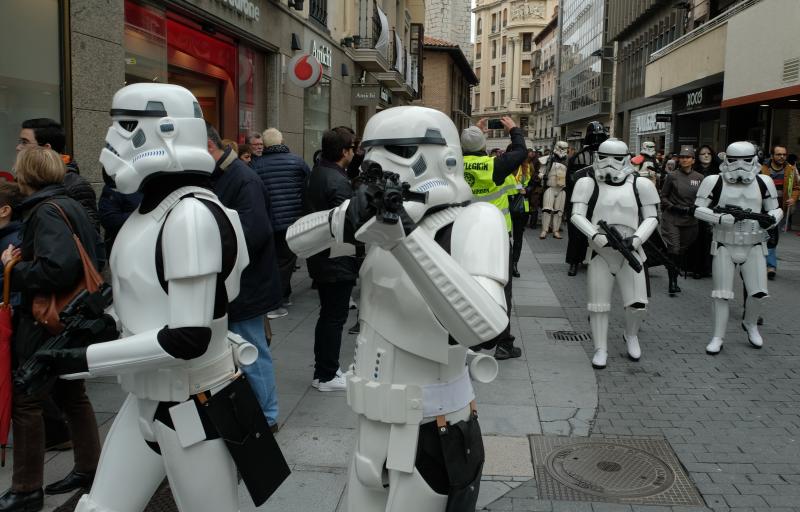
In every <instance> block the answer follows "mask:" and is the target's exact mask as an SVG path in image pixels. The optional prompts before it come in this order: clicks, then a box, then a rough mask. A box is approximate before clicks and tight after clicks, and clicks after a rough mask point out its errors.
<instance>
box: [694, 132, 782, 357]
mask: <svg viewBox="0 0 800 512" xmlns="http://www.w3.org/2000/svg"><path fill="white" fill-rule="evenodd" d="M760 171H761V166H760V164H759V163H758V156H757V154H756V148H755V147H754V146H753V145H752V144H751V143H749V142H734V143H733V144H731V145H730V146H728V149H727V151H726V152H725V159H724V160H723V162H722V165H720V173H719V175H712V176H708V177H706V178H705V179H704V180H703V182H702V183H701V184H700V188H699V189H698V191H697V199H696V201H695V206H696V207H697V209H696V210H695V216H696V217H697V218H698V219H700V220H702V221H705V222H708V223H710V224H711V225H712V226H713V238H712V243H711V254H712V255H713V256H714V259H713V264H712V283H713V287H714V289H713V290H712V291H711V298H712V314H713V321H714V332H713V334H712V337H711V341H710V342H709V344H708V345H707V346H706V352H707V353H708V354H712V355H715V354H718V353H719V352H720V350H722V344H723V340H724V338H725V331H726V329H727V324H728V315H729V302H730V300H731V299H733V297H734V292H733V279H734V275H735V272H736V269H737V267H738V268H739V270H740V273H741V276H742V280H743V281H744V285H745V289H746V290H747V293H748V295H749V296H748V297H747V306H746V308H745V314H744V317H743V321H742V329H744V331H745V332H746V333H747V338H748V340H749V342H750V344H751V345H752V346H753V347H755V348H761V346H762V345H763V343H764V341H763V339H762V338H761V334H760V333H759V332H758V326H757V322H758V316H759V312H760V310H761V307H762V303H763V301H764V299H765V298H767V296H768V292H767V267H766V262H765V260H764V257H765V256H766V254H767V244H766V240H767V238H768V235H767V231H766V230H767V229H769V228H770V227H772V226H775V225H776V224H778V223H779V222H780V221H781V219H783V210H781V208H780V206H779V202H778V194H777V191H776V190H775V184H774V183H773V181H772V178H770V177H769V176H766V175H763V174H760ZM731 208H732V209H733V210H731ZM726 209H728V210H727V211H728V212H731V211H733V213H734V215H732V214H731V213H725V211H726ZM735 210H738V212H737V211H735ZM742 212H744V213H752V212H755V213H761V214H762V216H761V218H760V219H752V218H745V217H746V216H742V215H739V217H738V218H737V217H736V216H735V214H737V213H742ZM763 214H766V216H765V215H763Z"/></svg>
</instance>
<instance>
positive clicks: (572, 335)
mask: <svg viewBox="0 0 800 512" xmlns="http://www.w3.org/2000/svg"><path fill="white" fill-rule="evenodd" d="M547 336H549V337H550V338H551V339H554V340H556V341H591V340H592V336H591V335H590V334H589V333H588V332H581V331H547Z"/></svg>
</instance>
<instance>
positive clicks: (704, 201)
mask: <svg viewBox="0 0 800 512" xmlns="http://www.w3.org/2000/svg"><path fill="white" fill-rule="evenodd" d="M719 179H720V177H719V174H712V175H711V176H706V177H705V178H703V181H702V182H700V187H699V188H698V189H697V199H696V200H695V205H696V206H708V205H710V204H711V198H712V197H714V188H715V187H716V186H717V182H718V181H719Z"/></svg>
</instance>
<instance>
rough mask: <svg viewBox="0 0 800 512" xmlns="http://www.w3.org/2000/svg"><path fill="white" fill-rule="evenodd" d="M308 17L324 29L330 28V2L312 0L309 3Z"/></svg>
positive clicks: (326, 0)
mask: <svg viewBox="0 0 800 512" xmlns="http://www.w3.org/2000/svg"><path fill="white" fill-rule="evenodd" d="M308 15H309V16H310V17H311V19H312V20H315V21H317V22H319V23H320V25H322V26H323V27H327V26H328V0H311V1H310V2H308Z"/></svg>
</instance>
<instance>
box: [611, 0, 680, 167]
mask: <svg viewBox="0 0 800 512" xmlns="http://www.w3.org/2000/svg"><path fill="white" fill-rule="evenodd" d="M688 23H689V18H688V17H687V9H686V6H685V5H683V4H678V5H676V4H672V3H667V4H665V3H663V2H658V1H657V0H643V1H636V2H633V1H631V0H625V1H622V2H610V3H609V5H608V30H607V34H606V39H607V42H609V43H611V42H616V43H617V51H616V77H615V78H616V84H617V85H616V87H615V92H614V94H615V98H614V99H615V101H614V104H615V109H614V110H615V119H614V133H613V135H614V136H615V137H617V138H619V139H622V140H624V141H625V142H626V143H627V144H628V146H629V147H630V148H631V151H632V152H636V151H638V150H639V149H640V148H641V144H642V143H643V142H646V141H651V142H654V143H655V144H656V147H657V148H659V149H664V148H666V150H667V151H671V150H672V147H673V142H672V139H673V137H672V101H671V100H665V99H664V98H658V97H652V98H648V97H645V90H644V89H645V88H644V82H645V68H646V66H647V62H648V60H649V58H650V54H652V53H653V52H656V51H658V50H660V49H661V48H663V47H664V46H666V45H668V44H670V43H672V42H673V41H675V40H676V39H678V38H679V37H681V36H683V34H684V33H685V32H686V30H687V28H688Z"/></svg>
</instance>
